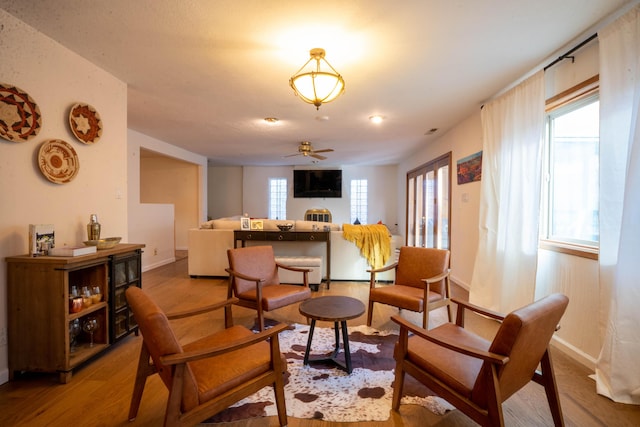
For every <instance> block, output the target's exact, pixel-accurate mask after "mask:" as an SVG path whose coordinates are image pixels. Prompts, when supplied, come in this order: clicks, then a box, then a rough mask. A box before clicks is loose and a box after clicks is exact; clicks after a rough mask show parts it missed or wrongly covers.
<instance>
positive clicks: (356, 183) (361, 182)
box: [351, 179, 367, 224]
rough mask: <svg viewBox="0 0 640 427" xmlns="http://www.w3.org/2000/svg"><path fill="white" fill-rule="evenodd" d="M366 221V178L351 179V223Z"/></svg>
mask: <svg viewBox="0 0 640 427" xmlns="http://www.w3.org/2000/svg"><path fill="white" fill-rule="evenodd" d="M356 221H357V222H359V223H360V224H366V223H367V180H366V179H352V180H351V224H355V223H356Z"/></svg>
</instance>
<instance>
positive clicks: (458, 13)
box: [0, 0, 636, 166]
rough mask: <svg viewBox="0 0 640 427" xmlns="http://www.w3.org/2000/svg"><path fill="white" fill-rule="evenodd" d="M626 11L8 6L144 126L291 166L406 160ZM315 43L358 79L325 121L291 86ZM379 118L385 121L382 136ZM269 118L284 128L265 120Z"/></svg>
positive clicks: (587, 1)
mask: <svg viewBox="0 0 640 427" xmlns="http://www.w3.org/2000/svg"><path fill="white" fill-rule="evenodd" d="M627 3H629V1H627V0H562V1H557V0H536V1H530V0H482V1H480V0H447V1H444V0H404V1H401V2H398V1H390V0H351V1H336V0H324V1H322V2H309V1H300V0H297V1H292V0H209V1H205V0H181V1H175V0H136V1H131V0H110V1H104V0H59V1H54V0H40V1H36V0H20V1H16V0H13V1H11V0H0V7H2V8H3V9H5V10H6V11H7V12H9V13H11V14H13V15H14V16H16V17H17V18H19V19H21V20H23V21H25V22H26V23H27V24H29V25H31V26H33V27H35V28H36V29H38V30H39V31H41V32H42V33H44V34H46V35H47V36H49V37H51V38H52V39H54V40H57V41H58V42H60V43H61V44H63V45H65V46H67V47H68V48H69V49H71V50H72V51H75V52H77V53H78V54H79V55H81V56H83V57H85V58H86V59H88V60H89V61H91V62H93V63H95V64H96V65H98V66H100V67H101V68H103V69H105V70H106V71H108V72H109V73H111V74H113V75H114V76H116V77H117V78H119V79H121V80H122V81H124V82H126V83H127V84H128V123H129V127H130V128H132V129H135V130H137V131H139V132H142V133H144V134H147V135H149V136H152V137H155V138H157V139H160V140H163V141H165V142H167V143H170V144H173V145H176V146H179V147H183V148H185V149H187V150H189V151H192V152H195V153H198V154H201V155H204V156H206V157H207V158H209V161H210V163H213V164H226V165H306V164H310V163H311V160H313V159H311V158H309V157H306V158H305V157H303V156H295V157H284V156H286V155H288V154H292V153H295V152H296V150H297V146H298V144H299V142H300V141H303V140H308V141H311V143H312V144H313V146H314V148H315V149H318V150H321V149H326V148H333V149H334V150H335V151H334V152H331V153H326V156H327V159H326V160H324V161H321V162H320V163H319V165H320V166H340V165H380V164H393V163H397V162H399V161H400V160H402V159H404V158H406V157H407V156H409V155H410V154H411V153H412V152H415V151H416V150H418V149H419V148H420V147H422V146H424V145H425V144H429V142H430V141H433V140H434V139H435V138H438V137H439V135H442V134H443V133H444V132H446V131H447V130H448V129H450V128H451V127H452V126H453V125H455V124H456V123H457V122H459V121H460V120H462V119H464V118H465V117H467V116H469V115H470V114H471V113H472V112H473V111H474V109H477V108H479V107H480V105H481V104H482V103H483V102H484V101H485V100H487V99H488V98H490V97H491V96H492V95H494V94H495V93H496V92H498V91H500V90H501V89H503V88H505V87H506V86H508V85H509V84H511V83H512V82H514V81H515V80H517V79H518V78H520V77H522V76H523V75H524V74H526V73H527V72H529V71H531V70H532V69H533V68H535V67H537V66H540V65H541V64H543V63H544V61H547V60H549V59H550V58H552V55H554V54H557V53H558V52H559V51H560V50H561V49H565V48H566V46H567V44H568V43H574V42H576V41H579V40H580V38H581V37H586V36H588V35H590V34H587V32H588V31H590V30H591V29H592V28H593V26H594V25H595V24H596V23H598V22H599V21H600V20H602V19H603V18H605V17H607V16H608V15H610V14H611V13H613V12H615V11H616V10H618V9H619V8H620V7H622V6H624V5H625V4H627ZM631 3H636V1H631ZM314 47H322V48H324V49H325V50H326V52H327V60H328V61H329V62H330V63H331V65H333V66H334V67H335V68H336V70H337V71H338V72H340V74H342V76H343V77H344V79H345V81H346V92H345V93H344V94H343V95H342V96H341V97H339V98H338V99H337V100H335V101H334V102H332V103H329V104H325V105H322V106H321V107H320V109H319V110H318V111H316V109H315V107H314V106H312V105H309V104H305V103H303V102H302V101H300V100H299V99H298V98H297V97H296V96H295V95H294V94H293V91H292V90H291V88H290V87H289V85H288V80H289V78H290V77H291V75H292V74H293V73H294V72H295V71H297V70H298V68H300V67H301V66H302V64H304V62H306V61H307V59H308V57H309V50H310V49H311V48H314ZM560 53H561V52H560ZM95 107H96V108H97V109H98V110H99V105H96V106H95ZM374 114H379V115H382V116H385V118H386V120H385V121H384V122H383V123H382V124H381V125H373V124H371V123H370V122H369V120H368V117H369V116H371V115H374ZM265 117H277V118H279V119H280V121H279V122H278V123H277V124H276V125H268V124H267V123H266V122H264V121H263V120H262V119H263V118H265ZM432 128H437V129H438V131H437V132H435V133H434V134H432V135H425V134H426V133H427V132H428V131H429V130H430V129H432Z"/></svg>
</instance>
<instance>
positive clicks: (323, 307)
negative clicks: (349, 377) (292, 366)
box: [299, 295, 365, 374]
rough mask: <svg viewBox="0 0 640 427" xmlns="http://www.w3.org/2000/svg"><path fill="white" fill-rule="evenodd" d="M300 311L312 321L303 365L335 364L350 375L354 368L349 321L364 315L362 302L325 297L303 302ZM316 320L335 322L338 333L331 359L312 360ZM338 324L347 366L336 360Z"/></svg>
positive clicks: (338, 345)
mask: <svg viewBox="0 0 640 427" xmlns="http://www.w3.org/2000/svg"><path fill="white" fill-rule="evenodd" d="M299 310H300V314H302V315H303V316H305V317H307V318H309V319H311V326H310V328H309V338H308V340H307V349H306V350H305V352H304V362H303V363H304V364H305V365H308V364H309V363H310V362H333V363H334V364H335V365H336V366H337V367H338V368H341V369H343V370H345V371H346V372H347V373H349V374H350V373H351V371H352V368H351V353H350V352H349V334H348V332H347V320H349V319H354V318H356V317H358V316H361V315H362V314H364V310H365V307H364V304H363V303H362V301H360V300H359V299H356V298H352V297H346V296H340V295H336V296H323V297H317V298H311V299H308V300H305V301H303V302H302V303H301V304H300V308H299ZM316 320H321V321H328V322H333V326H334V329H335V333H336V346H335V349H334V351H333V353H332V354H331V355H330V356H329V357H314V358H313V359H310V358H309V352H310V351H311V341H312V340H313V331H314V329H315V327H316ZM338 324H340V325H341V328H342V340H343V342H344V360H345V364H342V363H341V362H340V361H338V360H337V359H336V356H337V355H338V350H339V349H340V327H339V326H338Z"/></svg>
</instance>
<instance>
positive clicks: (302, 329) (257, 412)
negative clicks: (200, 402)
mask: <svg viewBox="0 0 640 427" xmlns="http://www.w3.org/2000/svg"><path fill="white" fill-rule="evenodd" d="M348 330H349V347H350V350H351V364H352V367H353V372H352V373H351V374H350V375H348V374H347V373H346V372H344V371H343V370H341V369H338V368H336V367H335V365H333V364H332V363H326V364H325V363H312V364H311V365H308V366H303V364H302V361H303V359H304V351H305V348H306V345H307V337H308V336H309V326H307V325H299V324H296V325H294V326H293V329H292V330H287V331H284V332H282V333H281V334H280V350H281V351H282V353H283V354H284V355H285V356H286V358H287V363H288V365H287V369H288V378H286V379H285V401H286V406H287V415H288V416H290V417H294V418H313V419H322V420H325V421H336V422H355V421H384V420H387V419H389V416H390V413H389V411H390V410H391V398H392V395H393V381H394V368H395V360H394V359H393V347H394V345H395V343H396V342H397V340H398V335H397V334H395V333H385V332H380V331H377V330H375V329H373V328H369V327H367V326H357V327H349V328H348ZM342 344H343V343H342V339H341V342H340V345H341V349H340V353H339V354H338V360H341V361H343V362H344V352H343V351H342ZM334 346H335V333H334V330H333V328H318V327H316V328H315V331H314V333H313V342H312V344H311V356H312V357H313V356H314V355H324V354H330V353H331V352H332V351H333V349H334ZM401 403H402V404H416V405H422V406H424V407H426V408H428V409H429V410H430V411H432V412H434V413H437V414H444V413H445V412H446V411H447V410H450V409H453V407H452V406H451V405H450V404H449V403H448V402H446V401H445V400H443V399H441V398H439V397H436V396H433V393H432V392H431V391H430V390H429V389H427V388H426V387H424V386H423V385H422V384H420V383H418V382H417V381H416V380H414V379H413V378H412V377H411V376H410V375H406V376H405V388H404V397H403V398H402V402H401ZM272 415H277V412H276V408H275V403H274V395H273V389H272V388H271V387H265V388H263V389H262V390H260V391H259V392H257V393H255V394H254V395H252V396H250V397H249V398H247V399H243V400H241V401H240V402H238V403H237V404H236V405H234V406H233V407H231V408H228V409H226V410H225V411H223V412H221V413H219V414H218V415H216V416H215V417H213V418H211V419H210V420H208V421H207V423H217V422H228V421H236V420H240V419H246V418H251V417H259V416H272Z"/></svg>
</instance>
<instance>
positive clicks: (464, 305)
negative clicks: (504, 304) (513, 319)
mask: <svg viewBox="0 0 640 427" xmlns="http://www.w3.org/2000/svg"><path fill="white" fill-rule="evenodd" d="M451 301H453V302H455V303H456V304H457V305H458V315H457V318H458V319H459V318H460V316H462V315H463V313H464V310H465V309H469V310H471V311H473V312H475V313H478V314H480V315H482V316H485V317H489V318H491V319H495V320H499V321H503V320H504V318H505V315H504V314H502V313H498V312H497V311H493V310H489V309H486V308H483V307H480V306H477V305H475V304H471V303H470V302H466V301H460V300H459V299H456V298H451ZM456 320H457V319H456Z"/></svg>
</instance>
